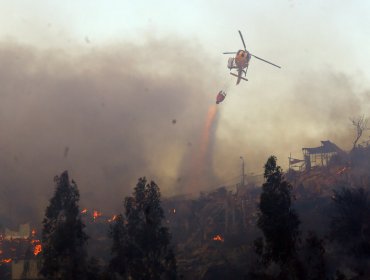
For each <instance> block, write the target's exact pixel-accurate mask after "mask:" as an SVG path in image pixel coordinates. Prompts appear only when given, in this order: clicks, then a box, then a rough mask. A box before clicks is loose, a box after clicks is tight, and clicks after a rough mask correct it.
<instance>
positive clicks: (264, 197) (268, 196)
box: [253, 156, 303, 279]
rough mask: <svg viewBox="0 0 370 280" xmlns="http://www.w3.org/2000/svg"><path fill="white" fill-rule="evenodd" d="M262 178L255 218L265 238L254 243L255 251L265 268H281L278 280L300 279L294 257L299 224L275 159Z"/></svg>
mask: <svg viewBox="0 0 370 280" xmlns="http://www.w3.org/2000/svg"><path fill="white" fill-rule="evenodd" d="M264 177H265V179H266V182H265V183H264V184H263V185H262V193H261V196H260V203H259V209H258V210H259V211H258V218H257V226H258V227H259V228H260V229H261V230H262V232H263V235H264V238H259V239H257V240H256V241H255V242H254V246H255V251H256V253H257V254H258V255H259V256H260V257H261V263H262V264H263V265H264V266H268V265H269V264H270V263H271V262H274V263H276V264H278V265H279V266H280V274H279V275H278V279H303V276H302V275H301V274H302V271H303V268H302V266H301V264H300V262H299V261H298V258H297V257H296V249H297V241H298V237H299V224H300V221H299V218H298V215H297V214H296V213H295V211H294V210H293V209H292V208H291V197H292V195H291V189H292V186H291V185H290V184H289V183H288V182H287V181H285V179H284V176H283V172H282V170H281V168H280V166H277V164H276V157H275V156H271V157H269V159H268V160H267V162H266V164H265V172H264ZM269 277H271V276H269V275H267V274H266V273H264V272H263V273H262V274H258V273H257V274H256V273H254V274H253V278H255V279H269ZM291 277H292V278H291Z"/></svg>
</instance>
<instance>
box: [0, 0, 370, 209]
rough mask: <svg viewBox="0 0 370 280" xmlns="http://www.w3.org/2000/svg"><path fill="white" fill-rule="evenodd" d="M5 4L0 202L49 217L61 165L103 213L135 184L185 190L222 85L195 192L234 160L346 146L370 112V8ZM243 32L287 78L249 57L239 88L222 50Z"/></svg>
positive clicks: (0, 16) (249, 163)
mask: <svg viewBox="0 0 370 280" xmlns="http://www.w3.org/2000/svg"><path fill="white" fill-rule="evenodd" d="M0 4H1V10H0V21H1V22H0V23H1V24H0V63H1V65H2V69H1V70H0V82H1V89H0V109H1V111H0V130H1V136H0V152H1V153H2V157H1V159H0V167H2V170H1V171H0V172H2V175H1V178H0V183H1V186H2V188H3V189H4V191H3V198H2V199H4V198H5V197H11V196H12V194H14V195H15V194H17V195H19V193H22V195H21V196H20V198H19V197H18V198H17V199H19V200H20V202H21V203H24V204H27V203H26V201H28V200H29V198H30V197H32V196H35V198H34V199H35V200H36V201H39V202H40V203H38V205H39V208H40V209H43V208H44V207H45V203H46V202H45V201H46V199H48V198H49V197H50V195H51V194H52V191H53V185H52V184H53V183H52V178H53V176H54V175H56V174H60V173H61V172H62V171H63V170H64V169H68V170H69V171H70V172H71V177H72V178H74V179H75V180H76V181H77V184H78V186H79V188H80V190H81V196H82V197H83V199H85V202H84V203H86V204H87V203H88V202H87V201H92V202H94V203H95V204H96V205H98V206H99V207H102V208H104V207H105V205H104V202H106V201H109V200H113V199H115V200H118V199H117V197H122V199H123V196H124V195H126V194H127V193H128V192H130V191H131V188H132V187H133V185H134V184H135V181H136V179H137V178H138V177H139V176H143V175H146V176H147V177H149V178H150V179H155V180H156V181H157V182H159V184H160V187H162V189H163V192H164V193H165V194H172V193H184V192H185V193H186V192H187V191H188V189H187V183H188V182H189V181H188V180H190V177H191V176H192V175H191V170H192V168H193V167H192V160H194V159H193V158H194V155H195V154H197V153H198V152H199V150H198V146H199V145H201V143H200V141H202V140H201V139H202V131H203V130H204V127H205V123H206V115H207V112H208V109H209V107H210V106H211V105H213V104H214V102H215V97H216V94H217V92H218V91H219V90H220V89H225V90H226V91H227V93H228V95H227V98H226V99H225V101H224V102H223V103H222V104H220V105H219V106H218V111H217V116H216V118H215V123H214V127H213V130H212V133H213V135H212V136H211V137H212V139H211V140H210V142H209V143H210V149H211V150H210V154H211V155H210V156H208V157H207V160H208V162H207V165H208V166H209V168H208V169H207V170H208V171H207V172H209V173H210V174H208V175H209V176H208V177H210V178H213V179H210V180H209V182H208V184H206V183H205V184H204V186H199V187H200V188H201V187H204V188H209V187H211V186H213V185H214V186H219V185H222V184H224V183H228V182H231V181H232V180H231V179H233V178H236V177H237V176H238V174H239V170H240V158H239V157H240V156H243V157H244V158H245V161H246V167H247V171H248V172H254V173H261V172H262V166H263V164H264V162H265V161H266V159H267V157H268V156H269V155H271V154H275V155H276V156H277V157H278V161H279V164H280V165H282V166H283V167H284V168H286V167H287V157H288V156H289V153H290V152H291V153H292V156H295V157H298V158H300V157H302V155H301V148H302V147H314V146H318V145H320V140H332V141H333V142H335V143H337V144H338V145H339V146H340V147H342V148H344V149H347V150H348V149H350V147H351V142H352V140H353V138H354V131H353V127H352V126H351V123H350V121H349V118H350V117H354V116H358V115H361V114H365V115H369V114H368V112H369V101H370V91H369V89H370V87H369V82H370V70H368V67H369V61H370V51H369V48H368V46H369V45H370V29H369V28H368V27H369V26H370V2H367V1H316V0H315V1H294V0H290V1H276V0H268V1H267V0H262V1H233V2H230V1H195V0H190V1H122V0H120V1H118V0H117V1H93V0H88V1H87V0H86V1H50V0H48V1H41V0H40V1H33V0H22V1H20V0H16V1H0ZM238 30H241V31H242V32H243V35H244V39H245V41H246V44H247V49H248V50H249V51H250V52H251V53H253V54H255V55H257V56H260V57H262V58H265V59H267V60H270V61H272V62H274V63H276V64H278V65H281V66H282V69H277V68H275V67H272V66H270V65H268V64H265V63H263V62H261V61H258V60H255V59H254V60H253V59H252V61H251V64H250V67H249V70H248V79H249V82H242V83H241V84H240V85H238V86H235V80H234V78H233V77H231V76H230V75H229V71H228V69H227V68H226V64H227V59H228V56H227V55H222V52H223V51H236V50H238V49H239V48H241V47H242V43H241V40H240V38H239V35H238V33H237V31H238ZM174 119H175V120H176V123H172V121H173V120H174ZM367 137H368V136H367V135H366V136H365V137H364V140H366V139H367ZM45 190H47V191H45ZM191 191H194V190H193V189H192V190H191ZM22 197H23V198H22ZM122 199H120V200H122ZM92 202H91V203H92ZM119 202H120V201H114V202H112V203H113V204H114V203H119ZM30 207H31V206H30ZM0 210H1V209H0ZM1 211H3V210H1Z"/></svg>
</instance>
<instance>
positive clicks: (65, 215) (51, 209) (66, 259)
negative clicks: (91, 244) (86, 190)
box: [41, 171, 88, 280]
mask: <svg viewBox="0 0 370 280" xmlns="http://www.w3.org/2000/svg"><path fill="white" fill-rule="evenodd" d="M54 181H55V183H56V190H55V193H54V196H53V197H52V198H51V199H50V203H49V206H48V207H47V208H46V211H45V218H44V220H43V229H42V246H43V250H42V268H41V273H42V274H43V275H44V276H45V278H47V279H62V280H64V279H65V280H67V279H68V280H74V279H85V276H86V275H85V273H86V257H87V254H86V242H87V238H88V237H87V235H86V234H85V232H84V227H85V225H84V224H83V222H82V220H81V217H80V211H79V207H78V201H79V198H80V195H79V192H78V189H77V185H76V184H75V183H74V182H73V180H72V183H70V182H69V178H68V172H67V171H64V172H63V173H62V174H61V175H60V177H58V176H56V177H55V178H54Z"/></svg>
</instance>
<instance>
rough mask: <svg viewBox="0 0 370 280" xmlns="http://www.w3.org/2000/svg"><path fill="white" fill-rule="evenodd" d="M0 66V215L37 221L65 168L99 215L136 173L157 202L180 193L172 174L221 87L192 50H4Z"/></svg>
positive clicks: (171, 45) (149, 46)
mask: <svg viewBox="0 0 370 280" xmlns="http://www.w3.org/2000/svg"><path fill="white" fill-rule="evenodd" d="M0 62H1V65H3V66H5V65H6V67H2V68H1V70H0V71H1V72H0V83H1V92H0V98H1V103H0V130H1V131H2V136H1V138H0V151H1V158H0V166H1V176H0V184H1V189H2V194H3V195H2V197H1V198H0V199H1V205H2V207H1V208H2V209H1V216H2V217H5V216H9V215H11V217H10V219H11V220H12V219H18V220H19V219H21V220H22V219H25V220H27V219H29V218H30V217H31V216H32V215H33V217H35V216H37V218H38V219H39V217H40V215H41V214H42V212H43V210H44V208H45V206H46V203H47V200H48V199H49V198H50V197H51V195H52V193H53V191H54V185H53V177H54V176H55V175H58V174H60V173H61V172H62V171H63V170H65V169H67V170H69V172H70V176H71V178H73V179H74V180H75V181H76V182H77V184H78V186H79V189H80V193H81V198H82V201H81V204H82V205H83V206H84V207H88V208H92V207H95V208H97V209H102V210H103V211H114V207H117V206H119V205H120V204H121V203H122V201H123V199H124V196H125V195H127V194H129V193H130V192H131V191H132V188H133V187H134V186H135V183H136V181H137V178H139V177H141V176H147V177H148V178H149V179H154V180H155V181H156V182H157V183H158V184H159V185H160V187H161V188H162V191H163V193H164V194H165V195H169V194H173V193H176V192H177V191H179V192H186V189H185V187H184V181H183V180H181V173H183V172H180V169H181V170H184V172H187V171H186V170H188V171H191V169H190V168H187V167H186V166H187V165H189V164H186V163H185V162H184V158H189V159H190V158H193V156H191V155H190V156H189V154H191V153H196V151H195V150H196V149H197V147H198V145H199V141H200V139H201V134H202V130H203V126H204V121H205V118H206V113H207V110H208V107H209V105H210V104H212V103H213V102H214V96H215V95H216V93H217V91H218V88H217V83H215V82H214V81H217V80H219V77H217V75H216V73H215V72H214V71H213V70H212V69H213V67H212V65H215V61H213V60H212V59H210V58H209V57H207V56H206V55H205V53H204V51H202V50H201V49H199V47H198V46H195V45H194V44H193V45H192V44H189V43H186V42H179V41H175V40H168V41H166V42H158V41H155V40H152V41H150V42H147V43H146V44H145V45H141V46H139V45H136V46H134V45H129V44H123V43H122V44H117V45H114V46H105V47H100V48H95V49H90V50H89V51H79V52H77V51H75V52H66V51H63V50H57V49H53V50H47V51H45V50H44V51H41V50H38V49H35V48H32V47H28V46H23V45H19V44H16V43H2V44H1V45H0ZM185 177H189V175H188V174H185ZM112 208H113V209H112ZM20 209H21V210H20ZM25 209H26V210H25ZM40 213H41V214H40Z"/></svg>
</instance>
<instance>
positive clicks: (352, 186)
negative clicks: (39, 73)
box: [0, 141, 370, 280]
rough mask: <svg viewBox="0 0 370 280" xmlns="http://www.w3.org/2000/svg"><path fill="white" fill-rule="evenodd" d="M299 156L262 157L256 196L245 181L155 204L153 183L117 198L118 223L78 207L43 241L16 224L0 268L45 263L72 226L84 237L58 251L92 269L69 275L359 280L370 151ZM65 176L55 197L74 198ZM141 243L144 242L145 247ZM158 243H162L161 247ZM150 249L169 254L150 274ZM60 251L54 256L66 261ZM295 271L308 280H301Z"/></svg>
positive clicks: (325, 145)
mask: <svg viewBox="0 0 370 280" xmlns="http://www.w3.org/2000/svg"><path fill="white" fill-rule="evenodd" d="M303 154H304V156H306V157H305V158H304V160H302V161H301V160H297V159H292V158H291V157H290V163H291V166H290V169H289V170H288V171H287V172H286V173H283V172H282V170H281V168H280V167H279V166H278V165H277V163H276V158H273V157H272V158H270V159H269V161H268V162H267V163H266V166H265V175H264V176H265V181H264V183H263V185H262V188H261V187H260V186H259V185H256V184H253V183H252V181H250V182H249V183H248V181H249V180H248V177H247V178H246V180H245V184H244V185H242V184H238V185H231V186H224V187H220V188H218V189H216V190H214V191H212V192H208V193H201V194H200V195H199V197H197V198H194V197H188V196H177V197H170V198H165V199H162V200H161V199H160V196H159V188H158V187H157V186H156V185H155V184H154V183H150V184H147V183H146V181H139V183H138V185H137V186H136V188H135V191H134V195H133V196H129V197H127V198H126V199H125V202H124V205H125V209H124V213H125V214H124V215H122V214H120V213H115V214H109V215H105V214H103V213H102V212H100V211H98V210H96V209H93V208H92V209H91V210H90V209H88V208H83V209H82V210H81V211H80V210H78V211H77V213H79V214H78V215H77V217H76V219H77V220H73V221H74V222H73V223H72V220H71V221H69V220H68V219H66V218H62V217H64V215H65V217H67V216H68V215H66V214H63V215H61V214H58V215H57V214H52V213H51V212H48V211H47V213H48V215H49V216H48V222H50V227H49V226H48V227H46V228H44V229H43V235H42V238H41V237H39V234H38V231H36V230H35V229H32V230H31V229H30V226H29V225H21V226H20V227H19V230H18V231H11V230H8V229H6V230H4V233H3V234H2V235H1V236H0V266H2V267H3V268H4V267H10V266H12V265H13V263H19V262H20V261H22V260H41V259H44V258H45V256H47V255H48V254H50V250H54V249H52V248H54V247H53V246H54V245H52V244H51V243H50V242H51V240H53V239H52V238H51V237H52V235H53V234H56V233H57V232H58V228H57V227H55V226H54V225H62V224H64V223H71V224H70V225H68V226H67V225H65V226H63V228H65V227H67V228H68V227H70V229H69V230H73V231H76V232H82V233H84V232H85V230H86V233H84V234H82V235H81V236H80V239H78V240H76V241H71V240H70V237H68V236H63V235H61V236H63V237H65V238H66V239H65V240H64V241H63V240H62V239H60V238H61V237H59V242H63V244H65V245H64V246H63V248H60V250H62V251H63V250H65V249H66V248H68V246H69V245H68V244H71V242H77V243H74V244H79V245H77V248H75V247H69V249H68V252H73V251H74V252H77V251H75V250H76V249H78V250H79V252H81V251H84V252H86V254H88V255H89V256H94V257H95V258H96V259H97V260H98V261H94V259H91V264H90V266H81V271H79V272H76V273H80V274H81V275H90V273H92V272H91V269H97V270H96V271H100V272H98V274H96V272H95V274H96V275H100V276H101V277H106V275H105V276H104V273H103V270H104V269H108V267H109V268H110V269H112V271H115V273H117V274H119V275H121V276H122V277H127V276H128V275H130V277H132V279H136V278H135V276H134V275H136V274H137V275H140V277H144V278H145V279H158V277H159V276H158V275H159V274H161V273H164V272H161V271H166V272H165V274H166V277H167V278H166V277H165V279H173V278H171V277H170V276H169V275H171V274H173V275H175V274H176V275H178V276H179V277H181V278H182V279H194V278H196V279H225V278H227V277H228V276H229V275H230V274H232V275H233V279H245V278H246V277H247V278H246V279H289V277H295V278H296V279H303V280H306V279H307V280H310V279H334V280H338V279H347V280H349V279H356V280H357V279H367V278H366V277H368V276H369V275H370V272H369V269H368V267H369V266H368V265H367V264H368V263H370V250H368V248H370V230H369V229H370V224H369V221H370V210H369V209H370V197H369V192H370V189H369V186H370V173H369V171H368V170H370V147H369V146H358V147H356V149H354V150H352V151H350V152H344V151H342V150H341V149H339V148H338V147H336V146H335V145H334V144H332V143H331V142H330V141H323V142H322V146H320V147H317V148H304V151H303ZM308 161H309V162H308ZM297 164H298V166H299V167H298V168H297ZM63 176H65V174H62V176H61V177H59V179H58V180H57V183H58V184H59V185H58V186H59V187H60V188H61V191H63V192H64V191H65V192H67V190H68V189H69V190H68V191H73V192H74V191H77V187H76V185H75V184H74V183H73V184H70V183H69V184H68V183H67V182H69V181H68V179H66V178H65V177H63ZM67 187H68V188H67ZM333 190H334V191H333ZM77 194H78V193H77V192H76V193H75V194H74V195H75V200H74V203H75V204H74V205H75V206H73V205H71V204H70V201H69V202H67V201H66V202H65V205H67V206H68V205H69V206H68V207H72V208H73V207H78V206H77V202H78V196H77ZM52 209H54V210H55V208H52ZM271 209H275V210H274V211H271ZM54 210H53V211H54ZM60 211H61V212H60V213H68V211H67V210H63V209H61V210H60ZM66 211H67V212H66ZM73 213H75V212H73ZM76 221H79V222H77V223H75V222H76ZM44 225H47V224H45V222H44ZM46 229H48V230H49V229H50V230H51V231H50V232H48V231H46ZM277 232H279V235H276V233H277ZM58 234H59V233H58ZM87 235H88V236H89V239H90V241H89V243H86V240H87ZM170 236H172V240H171V243H169V242H170V239H169V238H170ZM146 240H151V242H150V244H148V243H147V242H146ZM161 240H162V241H163V240H166V242H167V243H166V245H163V244H162V243H161V242H162V241H161ZM161 244H162V245H161ZM157 246H165V247H166V248H167V249H168V250H167V251H166V254H164V255H162V257H163V259H161V261H160V264H158V263H157V264H156V265H154V263H156V262H157V259H152V258H151V257H150V256H151V254H154V253H153V252H154V251H155V250H157V249H155V248H157ZM127 248H130V250H129V251H130V252H136V250H138V251H137V252H139V251H140V252H141V253H140V256H138V258H137V259H136V260H135V261H133V259H131V258H132V257H130V256H128V255H126V254H127V252H129V251H127ZM163 248H164V247H163ZM287 248H289V250H288V249H287ZM161 250H162V249H161ZM62 251H60V252H58V254H57V255H58V256H62V255H63V254H64V253H63V252H67V251H63V252H62ZM66 254H67V255H68V253H66ZM84 254H85V253H84ZM141 260H146V261H145V263H144V262H143V263H141V264H140V266H138V267H136V266H135V265H136V261H138V262H139V261H140V262H141ZM356 260H361V262H357V263H356ZM60 261H64V260H60ZM89 263H90V262H89ZM46 264H48V263H47V262H46ZM50 265H51V266H50V267H51V268H52V267H54V264H52V263H51V264H50ZM153 265H154V266H153ZM159 267H160V269H158V268H159ZM122 268H125V269H124V270H123V269H122ZM143 268H147V269H143ZM33 269H35V270H36V271H40V272H41V273H44V275H51V274H49V273H55V272H53V271H52V270H49V268H47V267H46V268H45V267H44V268H41V267H38V268H37V267H36V266H35V267H34V268H33ZM63 269H65V268H63ZM300 269H303V270H302V271H306V274H307V275H311V276H312V277H314V278H307V277H306V276H305V275H304V274H301V273H302V272H301V270H300ZM0 273H1V271H0ZM58 273H62V272H58ZM63 273H68V271H65V272H63ZM156 273H159V274H156ZM93 274H94V273H93ZM144 274H145V275H152V276H153V275H156V276H153V277H154V278H151V277H152V276H150V277H149V276H143V275H144ZM66 275H67V274H66ZM163 275H164V274H163ZM361 275H362V276H361ZM0 276H1V275H0ZM100 276H99V277H100ZM47 277H48V276H47ZM68 277H72V276H68ZM73 277H74V276H73ZM140 277H139V278H140ZM155 277H157V278H155ZM163 277H164V276H163ZM330 277H331V278H330ZM4 279H5V278H4ZM67 279H73V278H67ZM91 279H93V278H91ZM96 279H103V278H96ZM104 279H107V278H104ZM108 279H109V278H108Z"/></svg>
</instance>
